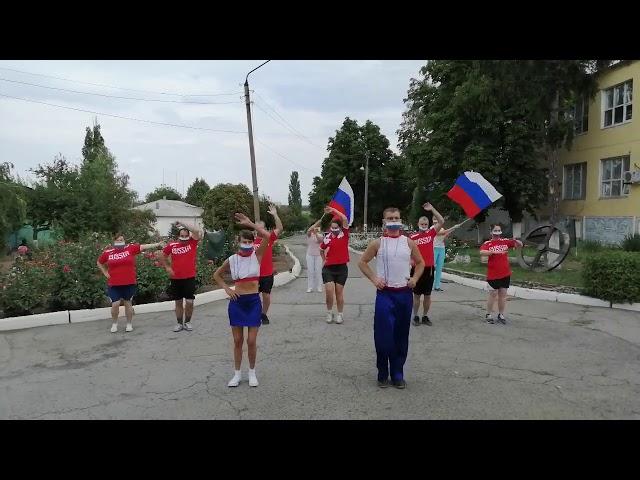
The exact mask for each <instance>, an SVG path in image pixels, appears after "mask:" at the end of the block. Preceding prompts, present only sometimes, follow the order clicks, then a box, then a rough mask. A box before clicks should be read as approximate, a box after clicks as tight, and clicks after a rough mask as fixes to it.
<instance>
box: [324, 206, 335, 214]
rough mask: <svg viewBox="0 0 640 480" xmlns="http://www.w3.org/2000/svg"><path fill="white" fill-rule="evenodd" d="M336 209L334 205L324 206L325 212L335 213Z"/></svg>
mask: <svg viewBox="0 0 640 480" xmlns="http://www.w3.org/2000/svg"><path fill="white" fill-rule="evenodd" d="M333 211H334V209H333V208H332V207H324V213H333Z"/></svg>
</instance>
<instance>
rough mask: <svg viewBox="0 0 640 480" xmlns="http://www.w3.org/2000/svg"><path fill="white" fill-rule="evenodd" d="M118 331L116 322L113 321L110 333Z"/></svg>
mask: <svg viewBox="0 0 640 480" xmlns="http://www.w3.org/2000/svg"><path fill="white" fill-rule="evenodd" d="M117 331H118V324H117V323H114V324H112V325H111V333H116V332H117Z"/></svg>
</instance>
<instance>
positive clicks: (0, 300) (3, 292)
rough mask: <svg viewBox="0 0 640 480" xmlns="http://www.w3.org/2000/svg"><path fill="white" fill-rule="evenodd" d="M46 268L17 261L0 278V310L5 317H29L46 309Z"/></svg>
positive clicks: (33, 263) (47, 297)
mask: <svg viewBox="0 0 640 480" xmlns="http://www.w3.org/2000/svg"><path fill="white" fill-rule="evenodd" d="M49 276H50V275H49V271H48V267H46V266H41V265H38V264H36V263H35V262H28V261H22V260H18V261H16V263H15V265H14V266H13V267H11V270H10V271H9V272H8V273H7V274H5V275H4V276H3V277H2V278H0V310H2V312H3V316H5V317H15V316H20V315H30V314H32V313H35V310H36V309H43V308H45V307H46V305H47V303H48V300H49V298H50V293H49V291H48V289H47V288H46V284H47V279H48V277H49Z"/></svg>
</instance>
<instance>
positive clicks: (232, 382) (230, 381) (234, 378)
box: [227, 373, 242, 387]
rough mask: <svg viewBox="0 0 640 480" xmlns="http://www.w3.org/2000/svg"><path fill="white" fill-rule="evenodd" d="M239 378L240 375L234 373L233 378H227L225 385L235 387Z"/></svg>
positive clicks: (238, 382) (240, 377)
mask: <svg viewBox="0 0 640 480" xmlns="http://www.w3.org/2000/svg"><path fill="white" fill-rule="evenodd" d="M240 380H242V375H239V374H237V373H236V374H235V375H234V376H233V378H232V379H231V380H229V383H227V387H237V386H238V385H240Z"/></svg>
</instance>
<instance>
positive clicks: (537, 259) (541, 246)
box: [518, 225, 571, 272]
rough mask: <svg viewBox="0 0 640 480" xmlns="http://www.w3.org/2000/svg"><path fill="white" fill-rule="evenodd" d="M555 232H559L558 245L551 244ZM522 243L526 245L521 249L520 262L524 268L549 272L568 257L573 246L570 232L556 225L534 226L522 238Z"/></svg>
mask: <svg viewBox="0 0 640 480" xmlns="http://www.w3.org/2000/svg"><path fill="white" fill-rule="evenodd" d="M555 233H557V234H558V239H559V246H558V247H555V246H554V247H552V246H550V245H549V243H550V242H551V240H552V237H553V235H554V234H555ZM522 243H523V244H524V246H523V248H521V249H520V254H519V256H518V263H519V264H520V266H521V267H522V268H526V269H528V270H533V271H534V272H549V271H551V270H553V269H554V268H556V267H558V265H560V264H561V263H562V262H563V261H564V259H565V258H567V255H568V254H569V249H570V248H571V238H570V236H569V234H568V233H567V232H565V231H562V230H561V229H559V228H558V227H556V226H554V225H542V226H540V227H536V228H534V229H533V230H531V231H530V232H529V233H528V234H527V235H526V236H525V237H524V238H523V239H522ZM527 254H529V255H527ZM531 254H533V255H534V256H530V255H531ZM550 254H551V255H550Z"/></svg>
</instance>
